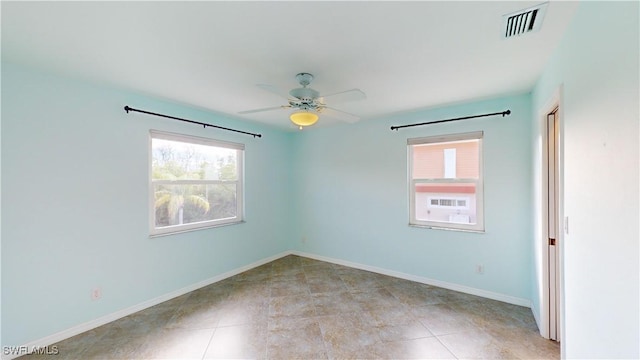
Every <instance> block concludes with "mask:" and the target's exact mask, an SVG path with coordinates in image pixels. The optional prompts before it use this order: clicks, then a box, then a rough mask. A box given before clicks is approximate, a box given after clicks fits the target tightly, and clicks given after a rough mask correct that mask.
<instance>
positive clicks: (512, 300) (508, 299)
mask: <svg viewBox="0 0 640 360" xmlns="http://www.w3.org/2000/svg"><path fill="white" fill-rule="evenodd" d="M291 254H293V255H298V256H304V257H308V258H311V259H316V260H320V261H326V262H330V263H334V264H338V265H344V266H348V267H352V268H355V269H360V270H366V271H371V272H374V273H378V274H382V275H388V276H393V277H397V278H400V279H405V280H410V281H415V282H419V283H422V284H427V285H433V286H437V287H441V288H445V289H449V290H454V291H459V292H463V293H466V294H471V295H476V296H481V297H484V298H488V299H492V300H498V301H502V302H505V303H509V304H514V305H520V306H524V307H528V308H531V301H530V300H528V299H523V298H519V297H515V296H510V295H505V294H500V293H496V292H492V291H487V290H482V289H477V288H472V287H469V286H464V285H458V284H453V283H449V282H446V281H440V280H434V279H429V278H425V277H422V276H417V275H411V274H406V273H403V272H399V271H394V270H388V269H383V268H379V267H375V266H369V265H364V264H359V263H354V262H350V261H345V260H340V259H333V258H329V257H325V256H320V255H315V254H309V253H305V252H301V251H291Z"/></svg>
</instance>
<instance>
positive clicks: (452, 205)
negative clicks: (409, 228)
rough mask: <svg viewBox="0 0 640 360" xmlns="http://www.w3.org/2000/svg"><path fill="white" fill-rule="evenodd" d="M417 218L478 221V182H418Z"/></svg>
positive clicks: (438, 220)
mask: <svg viewBox="0 0 640 360" xmlns="http://www.w3.org/2000/svg"><path fill="white" fill-rule="evenodd" d="M414 191H415V214H416V220H419V221H435V222H443V223H461V224H475V223H476V221H477V220H476V184H475V183H472V182H466V183H465V182H460V183H447V182H440V183H438V182H434V183H428V184H424V183H423V184H416V185H415V188H414Z"/></svg>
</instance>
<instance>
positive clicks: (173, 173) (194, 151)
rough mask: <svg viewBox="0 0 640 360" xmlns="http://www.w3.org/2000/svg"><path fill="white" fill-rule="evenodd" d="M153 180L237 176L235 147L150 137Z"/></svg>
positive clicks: (236, 152)
mask: <svg viewBox="0 0 640 360" xmlns="http://www.w3.org/2000/svg"><path fill="white" fill-rule="evenodd" d="M151 153H152V179H153V180H237V179H238V172H237V163H238V162H237V156H238V151H237V150H235V149H228V148H223V147H215V146H207V145H200V144H191V143H185V142H180V141H174V140H165V139H155V138H154V139H152V141H151Z"/></svg>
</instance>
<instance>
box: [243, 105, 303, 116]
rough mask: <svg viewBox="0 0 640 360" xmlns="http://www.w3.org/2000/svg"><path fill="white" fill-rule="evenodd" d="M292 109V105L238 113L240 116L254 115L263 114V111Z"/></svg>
mask: <svg viewBox="0 0 640 360" xmlns="http://www.w3.org/2000/svg"><path fill="white" fill-rule="evenodd" d="M290 107H291V106H290V105H281V106H274V107H268V108H262V109H253V110H245V111H240V112H238V114H253V113H257V112H262V111H271V110H279V109H288V108H290Z"/></svg>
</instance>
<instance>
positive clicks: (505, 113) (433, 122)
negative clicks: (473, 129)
mask: <svg viewBox="0 0 640 360" xmlns="http://www.w3.org/2000/svg"><path fill="white" fill-rule="evenodd" d="M509 114H511V110H505V111H502V112H497V113H491V114H482V115H471V116H465V117H459V118H455V119H445V120H436V121H429V122H423V123H418V124H408V125H398V126H392V127H391V130H398V129H402V128H406V127H412V126H420V125H430V124H439V123H444V122H449V121H457V120H467V119H474V118H479V117H485V116H496V115H502V117H504V116H505V115H509Z"/></svg>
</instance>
